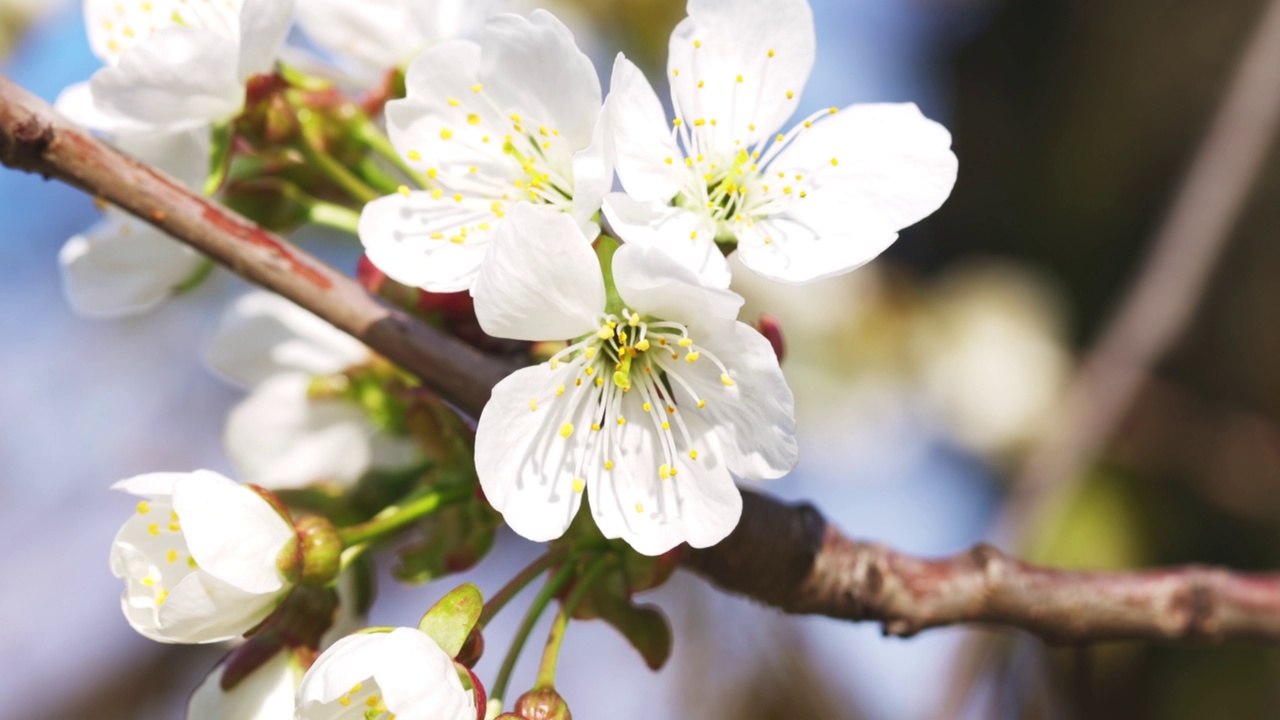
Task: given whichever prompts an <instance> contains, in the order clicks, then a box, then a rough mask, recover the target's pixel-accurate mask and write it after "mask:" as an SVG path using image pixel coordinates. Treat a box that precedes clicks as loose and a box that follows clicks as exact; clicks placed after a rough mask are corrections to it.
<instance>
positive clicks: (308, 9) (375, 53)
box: [298, 0, 505, 81]
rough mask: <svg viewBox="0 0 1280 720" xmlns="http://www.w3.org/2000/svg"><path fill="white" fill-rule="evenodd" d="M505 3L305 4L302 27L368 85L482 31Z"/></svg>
mask: <svg viewBox="0 0 1280 720" xmlns="http://www.w3.org/2000/svg"><path fill="white" fill-rule="evenodd" d="M503 4H505V3H504V1H503V0H363V1H362V2H351V0H304V2H302V3H301V4H300V5H299V6H298V27H300V28H302V30H303V32H305V33H306V34H307V36H308V37H309V38H311V40H312V41H314V42H315V43H316V45H319V46H320V47H322V48H324V49H325V50H327V51H329V52H330V53H333V54H334V55H336V56H337V57H338V58H339V59H340V60H346V61H348V62H349V63H350V64H351V65H353V66H354V67H353V68H352V69H353V70H354V71H355V73H356V75H357V76H358V77H360V78H363V79H365V80H366V81H369V80H373V79H376V77H377V75H378V74H379V73H384V72H386V71H388V70H391V69H393V68H403V67H406V66H407V65H408V64H409V62H410V61H412V60H413V58H414V57H415V56H416V55H417V54H418V53H420V52H422V51H423V50H424V49H426V48H428V47H430V46H431V45H433V44H435V43H437V42H440V41H442V40H452V39H455V38H465V37H469V36H471V35H474V34H475V33H477V32H478V31H479V30H480V27H481V26H482V25H483V24H484V21H485V19H486V18H488V17H489V16H490V15H492V14H493V13H494V12H496V11H497V10H498V8H499V6H501V5H503Z"/></svg>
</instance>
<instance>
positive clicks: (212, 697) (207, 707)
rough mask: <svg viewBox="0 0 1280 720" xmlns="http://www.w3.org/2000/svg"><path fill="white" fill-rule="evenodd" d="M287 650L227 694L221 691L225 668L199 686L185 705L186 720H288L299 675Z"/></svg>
mask: <svg viewBox="0 0 1280 720" xmlns="http://www.w3.org/2000/svg"><path fill="white" fill-rule="evenodd" d="M292 655H293V653H292V651H290V650H281V651H280V652H278V653H276V654H275V655H273V656H272V657H271V659H270V660H268V661H267V662H266V663H264V664H263V665H261V666H260V667H258V668H257V669H255V670H254V671H253V672H252V673H250V674H249V676H248V677H246V678H244V679H243V680H241V681H240V682H238V683H237V684H236V686H235V687H233V688H232V689H231V690H223V689H222V684H221V683H222V676H223V673H224V672H226V665H219V666H218V667H216V668H214V670H213V672H211V673H209V676H208V677H207V678H205V681H204V682H202V683H200V687H198V688H196V691H195V692H194V693H192V695H191V700H190V701H188V703H187V718H186V720H228V719H229V718H235V719H236V720H289V719H290V718H292V717H293V710H294V703H293V696H294V693H296V692H297V689H298V682H299V681H300V680H301V679H302V673H301V671H300V670H299V668H298V666H297V663H296V662H295V661H294V660H293V657H292Z"/></svg>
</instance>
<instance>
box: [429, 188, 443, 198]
mask: <svg viewBox="0 0 1280 720" xmlns="http://www.w3.org/2000/svg"><path fill="white" fill-rule="evenodd" d="M442 197H444V191H443V190H441V189H440V188H436V189H435V190H432V191H431V199H432V200H439V199H440V198H442Z"/></svg>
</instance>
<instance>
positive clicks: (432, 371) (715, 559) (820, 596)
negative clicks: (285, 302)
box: [0, 77, 1280, 643]
mask: <svg viewBox="0 0 1280 720" xmlns="http://www.w3.org/2000/svg"><path fill="white" fill-rule="evenodd" d="M0 162H3V163H4V164H5V165H9V166H10V167H13V168H16V169H19V170H24V171H27V172H33V173H39V174H41V175H44V176H46V177H53V178H57V179H59V180H62V181H64V182H67V183H70V184H72V185H75V186H76V187H79V188H81V189H83V190H85V191H86V192H89V193H91V194H93V195H94V196H96V197H100V198H102V199H104V200H106V201H108V202H110V203H112V204H115V205H118V206H120V207H122V208H124V209H125V210H127V211H129V212H130V213H133V214H134V215H136V216H138V217H139V218H141V219H143V220H146V221H147V222H150V223H152V224H154V225H156V226H157V227H159V228H162V229H164V230H165V231H167V232H169V233H170V234H171V235H173V236H174V237H175V238H177V239H179V240H181V241H182V242H185V243H187V244H189V245H191V246H192V247H194V248H196V249H198V250H200V251H201V252H203V253H205V254H207V255H209V256H210V257H211V258H213V259H214V260H217V261H218V262H219V263H221V264H223V265H225V266H226V267H228V268H230V269H231V270H232V271H234V272H236V273H237V274H239V275H241V276H242V277H244V278H245V279H246V280H248V281H250V282H253V283H255V284H257V285H260V286H262V287H264V288H267V289H269V290H272V291H275V292H278V293H280V294H281V295H284V296H285V297H287V298H289V299H290V300H293V301H294V302H296V303H298V304H299V305H301V306H303V307H305V308H307V309H308V310H310V311H312V312H314V313H315V314H317V315H319V316H320V317H322V318H324V319H326V320H328V321H329V322H331V323H333V324H334V325H335V326H337V327H339V328H341V329H343V330H344V331H346V332H348V333H350V334H352V335H353V336H355V337H357V338H359V339H360V340H362V341H364V342H365V343H366V344H368V345H369V347H370V348H372V349H373V350H375V351H376V352H378V353H380V354H382V355H383V356H385V357H387V358H389V359H391V360H392V361H394V362H396V363H398V364H400V365H401V366H403V367H404V368H406V369H407V370H409V371H411V372H413V373H416V374H417V375H418V376H420V377H421V378H422V379H423V381H424V382H425V383H426V384H427V385H429V386H430V387H432V388H433V389H435V390H436V391H437V392H439V393H440V394H441V396H443V397H444V398H446V399H448V400H449V401H451V402H453V403H455V404H456V405H457V406H458V407H459V408H460V409H461V410H463V411H464V412H467V413H469V414H471V415H473V416H474V415H478V414H479V412H480V410H481V408H483V407H484V403H485V402H486V400H487V399H488V397H489V393H490V391H491V389H492V387H493V385H494V384H495V383H496V382H497V381H498V380H499V379H500V378H501V377H502V376H503V375H504V373H505V372H506V368H505V366H504V365H503V364H501V363H499V362H497V361H495V360H493V359H492V358H489V357H486V356H485V355H483V354H481V353H479V352H477V351H475V350H473V349H471V348H470V347H469V346H466V345H464V344H463V343H461V342H460V341H458V340H455V339H454V338H451V337H448V336H445V335H442V334H440V333H438V332H436V331H434V330H432V329H431V328H429V327H426V326H424V325H422V324H421V323H418V322H417V321H415V320H414V319H412V318H410V317H408V316H406V315H404V314H403V313H400V312H398V311H396V310H393V309H391V308H388V307H386V306H385V305H384V304H382V303H381V302H379V301H378V300H377V299H376V298H374V297H372V296H371V295H369V294H368V293H367V292H365V290H364V289H363V288H361V287H360V286H359V285H358V284H356V283H355V282H354V281H352V280H350V279H348V278H346V277H345V276H343V275H342V274H340V273H338V272H337V271H335V270H333V269H332V268H330V267H328V266H327V265H325V264H324V263H322V262H320V261H319V260H316V259H315V258H312V257H311V256H309V255H307V254H306V253H304V252H302V251H301V250H298V249H297V248H295V247H293V246H291V245H289V244H288V243H287V242H285V241H284V240H283V239H281V238H279V237H277V236H275V235H272V234H271V233H268V232H266V231H264V230H263V229H261V228H259V227H257V226H256V225H254V224H253V223H251V222H249V221H248V220H245V219H244V218H242V217H240V216H238V215H236V214H234V213H232V212H231V211H229V210H227V209H225V208H223V207H221V206H219V205H217V204H215V203H212V202H210V201H208V200H206V199H204V198H202V197H200V196H199V195H197V194H195V193H192V192H190V191H189V190H187V189H186V188H184V187H182V186H181V185H180V184H179V183H177V182H176V181H174V180H173V179H172V178H169V177H167V176H165V175H164V174H162V173H160V172H158V171H156V170H155V169H153V168H150V167H147V166H145V165H142V164H141V163H138V162H137V161H135V160H132V159H130V158H127V157H125V156H123V155H121V154H120V153H118V152H116V151H114V150H112V149H110V148H108V147H106V146H105V145H103V144H102V143H100V142H99V141H97V140H96V139H94V138H92V137H90V136H89V135H88V134H86V133H85V132H83V131H81V130H78V129H76V128H74V127H72V126H71V125H70V124H69V123H68V122H67V121H65V120H63V119H61V118H59V117H58V116H57V115H56V114H55V113H54V112H53V111H52V109H51V108H49V107H48V106H47V105H46V104H45V103H43V102H41V101H40V100H38V99H36V98H34V97H33V96H31V95H30V94H29V93H27V92H26V91H24V90H22V89H21V88H19V87H17V86H16V85H14V84H13V83H12V82H10V81H9V80H7V79H5V78H3V77H0ZM744 499H745V505H744V508H743V516H742V522H741V523H740V525H739V526H738V528H737V530H735V531H734V533H733V534H732V535H731V536H730V537H729V538H728V539H726V540H725V541H724V542H723V543H721V544H720V545H718V546H716V547H714V548H709V549H705V550H690V551H687V552H686V553H685V554H684V556H683V558H682V560H683V562H684V564H685V565H686V566H687V567H689V568H690V569H692V570H694V571H695V572H697V573H699V574H700V575H702V576H703V577H705V578H706V579H707V580H709V581H710V582H712V583H713V584H715V585H717V586H718V587H721V588H723V589H725V590H727V591H730V592H735V593H739V594H742V595H746V596H748V597H751V598H754V599H755V600H757V601H759V602H762V603H764V604H766V605H770V606H773V607H776V608H778V609H780V610H783V611H785V612H790V613H802V614H820V615H827V616H830V617H834V618H840V619H846V620H872V621H877V622H880V623H881V624H882V625H883V627H884V630H885V632H886V633H888V634H891V635H901V636H907V635H912V634H914V633H917V632H920V631H921V630H925V629H928V628H931V627H938V626H942V625H952V624H961V623H966V624H972V623H977V624H988V625H999V626H1005V627H1010V628H1017V629H1020V630H1024V631H1027V632H1030V633H1033V634H1036V635H1038V636H1040V637H1043V638H1045V639H1046V640H1049V641H1053V642H1067V643H1089V642H1100V641H1108V640H1120V639H1152V640H1156V639H1207V640H1216V641H1221V640H1261V641H1266V642H1280V575H1265V576H1263V575H1257V576H1249V575H1244V574H1238V573H1232V572H1229V571H1227V570H1222V569H1212V568H1194V567H1193V568H1182V569H1172V570H1161V571H1150V572H1133V573H1080V572H1066V571H1059V570H1050V569H1045V568H1039V567H1035V566H1032V565H1029V564H1027V563H1023V562H1021V561H1018V560H1015V559H1012V558H1009V557H1007V556H1005V555H1004V554H1002V553H1001V552H1000V551H998V550H996V549H995V548H992V547H989V546H985V545H984V546H978V547H976V548H974V549H973V550H971V551H969V552H968V553H964V554H961V555H957V556H954V557H951V558H944V559H940V560H929V559H922V558H916V557H911V556H908V555H904V554H901V553H898V552H895V551H893V550H891V549H889V548H887V547H884V546H881V545H876V544H869V543H860V542H855V541H853V540H851V539H849V538H848V537H846V536H845V535H844V534H843V533H841V532H840V530H838V529H837V528H836V527H835V526H833V525H831V524H830V523H828V522H827V520H826V519H825V518H824V517H823V516H822V514H821V513H819V512H818V511H817V510H816V509H814V508H813V507H812V506H810V505H807V504H806V505H795V506H792V505H786V504H783V503H781V502H778V501H776V500H773V499H770V498H767V497H765V496H763V495H759V494H757V493H752V492H746V493H744Z"/></svg>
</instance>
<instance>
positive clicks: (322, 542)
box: [296, 515, 342, 586]
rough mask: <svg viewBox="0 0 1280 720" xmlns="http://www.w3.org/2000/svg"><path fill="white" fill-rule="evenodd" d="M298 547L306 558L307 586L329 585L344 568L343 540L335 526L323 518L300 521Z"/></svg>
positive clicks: (305, 582)
mask: <svg viewBox="0 0 1280 720" xmlns="http://www.w3.org/2000/svg"><path fill="white" fill-rule="evenodd" d="M296 526H297V528H298V547H299V553H300V554H301V556H302V575H301V578H300V579H299V582H300V583H302V584H303V585H313V586H323V585H328V584H329V583H330V582H332V581H333V580H334V578H336V577H338V572H339V571H340V570H341V569H342V538H341V537H339V536H338V531H337V530H336V529H334V527H333V523H331V522H329V521H328V520H327V519H325V518H323V517H320V516H319V515H310V516H307V517H304V518H302V519H301V520H299V521H298V522H297V525H296Z"/></svg>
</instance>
